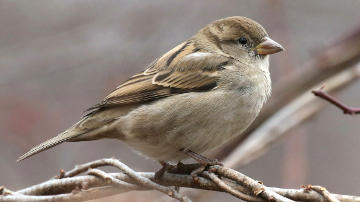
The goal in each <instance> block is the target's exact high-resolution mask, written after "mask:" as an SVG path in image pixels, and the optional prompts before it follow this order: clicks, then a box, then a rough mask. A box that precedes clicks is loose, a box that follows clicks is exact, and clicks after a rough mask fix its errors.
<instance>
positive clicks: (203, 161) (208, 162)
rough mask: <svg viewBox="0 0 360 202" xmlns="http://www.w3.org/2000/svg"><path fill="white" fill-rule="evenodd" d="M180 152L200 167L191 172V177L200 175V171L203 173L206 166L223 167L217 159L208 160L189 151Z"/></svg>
mask: <svg viewBox="0 0 360 202" xmlns="http://www.w3.org/2000/svg"><path fill="white" fill-rule="evenodd" d="M181 151H182V152H184V153H185V154H186V155H188V156H189V157H191V158H193V159H194V160H195V161H197V162H199V163H200V164H201V165H202V166H200V167H199V168H196V169H195V170H193V171H192V172H191V176H193V177H196V176H197V175H198V174H200V173H201V172H202V171H204V170H205V169H206V168H207V167H208V166H213V165H220V166H223V165H224V164H223V163H221V162H220V161H218V160H217V159H209V158H207V157H205V156H203V155H201V154H198V153H196V152H193V151H191V150H190V149H182V150H181Z"/></svg>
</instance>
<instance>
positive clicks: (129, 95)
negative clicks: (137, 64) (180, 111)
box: [90, 41, 230, 109]
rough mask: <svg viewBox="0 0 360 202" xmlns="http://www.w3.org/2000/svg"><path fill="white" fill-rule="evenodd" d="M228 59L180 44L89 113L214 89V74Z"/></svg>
mask: <svg viewBox="0 0 360 202" xmlns="http://www.w3.org/2000/svg"><path fill="white" fill-rule="evenodd" d="M229 62H230V58H228V57H224V56H221V55H217V54H213V53H209V52H206V51H204V50H201V49H198V48H195V46H194V44H193V43H192V42H191V41H189V42H184V43H182V44H180V45H179V46H177V47H175V48H174V49H172V50H170V51H169V52H167V53H166V54H164V55H163V56H162V57H161V58H159V59H157V60H155V61H154V62H153V63H151V64H150V65H149V66H148V68H147V69H146V70H145V71H143V72H142V73H139V74H136V75H134V76H132V77H131V78H130V79H129V80H127V81H126V82H124V83H123V84H121V85H120V86H118V87H117V88H116V90H115V91H113V92H112V93H110V94H109V95H108V96H107V97H106V98H105V99H104V100H103V101H102V102H101V103H99V104H97V105H95V106H94V107H92V108H90V109H101V108H106V107H114V106H122V105H127V104H136V103H143V102H149V101H154V100H158V99H161V98H164V97H168V96H171V95H175V94H180V93H185V92H192V91H207V90H210V89H212V88H214V87H215V86H216V81H217V79H218V72H219V71H221V70H222V69H223V67H224V66H225V65H226V64H228V63H229Z"/></svg>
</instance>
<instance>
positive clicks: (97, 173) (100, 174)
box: [87, 169, 141, 190]
mask: <svg viewBox="0 0 360 202" xmlns="http://www.w3.org/2000/svg"><path fill="white" fill-rule="evenodd" d="M87 174H89V175H94V176H97V177H101V178H102V179H104V180H105V182H106V183H108V184H111V183H113V184H115V185H117V186H120V187H122V188H126V189H128V190H140V189H141V187H139V186H137V185H134V184H130V183H127V182H124V181H121V180H119V179H116V178H115V177H113V176H111V175H110V174H108V173H106V172H104V171H102V170H99V169H91V170H89V171H88V172H87Z"/></svg>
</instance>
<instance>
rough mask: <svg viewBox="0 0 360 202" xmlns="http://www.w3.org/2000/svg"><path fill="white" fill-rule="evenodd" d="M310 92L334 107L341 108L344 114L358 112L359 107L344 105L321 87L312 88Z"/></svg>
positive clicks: (359, 111)
mask: <svg viewBox="0 0 360 202" xmlns="http://www.w3.org/2000/svg"><path fill="white" fill-rule="evenodd" d="M312 93H313V94H314V95H315V96H318V97H320V98H322V99H324V100H326V101H328V102H330V103H331V104H333V105H335V106H336V107H338V108H339V109H341V110H342V111H343V112H344V114H350V115H354V114H360V108H354V107H349V106H347V105H345V104H344V103H342V102H341V101H340V100H338V99H337V98H335V97H333V96H331V95H329V94H327V93H326V92H324V91H323V87H322V88H320V89H318V90H313V91H312Z"/></svg>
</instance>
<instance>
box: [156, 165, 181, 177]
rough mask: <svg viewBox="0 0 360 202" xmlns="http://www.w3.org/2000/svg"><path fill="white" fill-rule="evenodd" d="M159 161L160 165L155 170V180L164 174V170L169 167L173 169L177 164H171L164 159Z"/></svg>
mask: <svg viewBox="0 0 360 202" xmlns="http://www.w3.org/2000/svg"><path fill="white" fill-rule="evenodd" d="M159 163H160V164H161V165H162V167H161V168H160V170H158V171H156V172H155V176H154V178H155V180H159V179H160V178H161V177H162V176H163V175H164V174H165V172H167V171H169V170H171V169H175V168H176V167H177V165H172V164H170V163H167V162H164V161H159Z"/></svg>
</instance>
